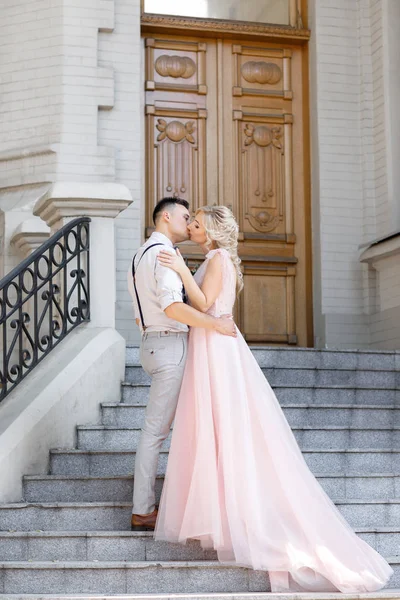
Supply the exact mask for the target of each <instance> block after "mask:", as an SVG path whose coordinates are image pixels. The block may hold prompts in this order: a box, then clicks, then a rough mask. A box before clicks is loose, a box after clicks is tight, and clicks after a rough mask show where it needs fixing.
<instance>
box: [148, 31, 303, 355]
mask: <svg viewBox="0 0 400 600" xmlns="http://www.w3.org/2000/svg"><path fill="white" fill-rule="evenodd" d="M144 48H145V90H146V95H145V119H146V234H147V235H149V234H150V233H151V231H152V221H151V213H152V210H153V208H154V205H155V204H156V202H157V201H158V199H160V198H162V197H164V196H179V197H182V198H185V199H187V200H188V201H189V203H190V207H191V210H192V211H193V212H194V211H195V210H196V209H197V208H199V207H201V206H203V205H205V204H224V205H226V206H229V207H230V208H231V209H232V211H233V212H234V214H235V216H236V218H237V220H238V223H239V228H240V245H239V254H240V257H241V259H242V265H243V273H244V281H245V287H244V291H243V292H242V293H241V295H240V296H239V300H238V302H237V312H236V315H235V316H236V319H237V322H238V325H239V327H240V329H241V331H242V333H243V334H244V336H245V338H246V340H247V341H248V342H249V343H253V344H268V345H270V344H279V345H288V344H290V345H301V346H310V345H312V306H311V298H312V293H311V260H310V237H311V234H310V226H309V222H310V218H309V217H310V215H309V211H310V207H309V190H308V182H309V176H308V169H309V165H308V154H309V143H308V118H307V86H308V84H307V68H306V65H307V57H306V56H305V52H306V49H304V48H303V47H301V46H296V45H293V46H291V45H290V44H285V45H281V44H276V43H275V44H271V43H265V42H256V41H236V40H231V39H228V40H224V39H209V38H207V39H204V38H203V39H201V38H194V37H190V38H189V37H188V38H185V37H174V36H168V35H157V36H154V37H150V36H147V37H145V38H144ZM183 251H184V253H185V254H186V256H188V257H189V261H190V263H191V264H193V265H194V264H196V262H199V260H200V258H201V254H200V252H199V249H198V248H196V247H194V246H192V245H190V244H188V245H185V246H184V247H183Z"/></svg>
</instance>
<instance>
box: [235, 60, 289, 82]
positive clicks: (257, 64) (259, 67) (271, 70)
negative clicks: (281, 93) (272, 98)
mask: <svg viewBox="0 0 400 600" xmlns="http://www.w3.org/2000/svg"><path fill="white" fill-rule="evenodd" d="M241 71H242V76H243V79H245V80H246V81H248V82H249V83H260V84H266V83H268V84H270V85H274V84H276V83H278V82H279V81H280V80H281V79H282V71H281V69H280V68H279V67H278V65H276V64H275V63H267V62H264V61H254V60H250V61H248V62H246V63H244V64H243V65H242V69H241Z"/></svg>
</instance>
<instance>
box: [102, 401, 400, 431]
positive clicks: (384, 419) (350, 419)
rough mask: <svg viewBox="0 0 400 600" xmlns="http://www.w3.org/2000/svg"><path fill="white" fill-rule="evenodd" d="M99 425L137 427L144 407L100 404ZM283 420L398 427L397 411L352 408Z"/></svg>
mask: <svg viewBox="0 0 400 600" xmlns="http://www.w3.org/2000/svg"><path fill="white" fill-rule="evenodd" d="M101 408H102V420H101V421H102V424H103V425H112V426H121V427H141V426H142V423H143V419H144V413H145V410H146V405H145V404H143V403H142V404H127V403H126V402H120V403H105V404H102V407H101ZM282 408H283V411H284V413H285V416H286V418H287V420H288V422H289V425H291V426H295V425H298V426H302V425H308V426H312V425H315V426H321V425H322V426H324V425H337V426H340V425H341V426H345V427H347V426H348V425H355V426H363V425H366V426H368V425H369V424H370V423H375V424H376V425H379V426H385V427H391V426H392V425H398V426H400V407H399V406H393V405H392V406H382V405H368V404H367V405H356V406H355V405H353V404H341V405H339V406H338V405H334V404H318V405H316V404H285V405H284V406H283V407H282Z"/></svg>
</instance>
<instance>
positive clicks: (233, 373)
mask: <svg viewBox="0 0 400 600" xmlns="http://www.w3.org/2000/svg"><path fill="white" fill-rule="evenodd" d="M189 232H190V239H191V240H192V241H193V242H195V243H197V244H199V245H200V246H201V248H202V250H203V252H204V254H205V261H204V262H203V263H202V265H201V267H200V268H199V269H198V271H197V273H196V275H195V276H194V278H193V277H192V275H191V273H190V271H189V269H188V267H187V266H186V265H185V262H184V260H183V259H182V257H181V255H180V253H179V251H178V254H177V256H174V255H171V254H170V253H167V252H160V254H159V258H158V259H159V261H160V263H161V264H162V265H164V266H166V267H169V268H171V269H173V270H174V271H176V272H177V273H179V275H180V276H181V278H182V281H183V284H184V286H185V289H186V292H187V294H188V297H189V300H190V303H191V304H192V306H194V307H195V308H196V309H198V310H201V311H203V312H208V313H210V314H211V315H214V316H220V315H224V314H232V310H233V305H234V302H235V297H236V293H237V292H238V291H240V290H241V288H242V287H243V277H242V274H241V271H240V266H239V264H240V259H239V257H238V254H237V246H238V226H237V223H236V221H235V219H234V217H233V215H232V213H231V212H230V210H229V209H228V208H226V207H225V206H211V207H210V206H204V207H202V208H201V209H200V210H198V211H197V213H196V215H195V219H194V220H193V222H192V223H191V224H190V225H189ZM155 538H156V539H158V540H167V541H170V542H183V543H185V542H186V540H187V539H189V538H191V539H197V540H200V542H201V544H202V546H203V547H207V548H210V547H211V548H214V549H215V550H216V551H217V553H218V559H219V560H220V561H223V562H226V563H234V564H236V565H238V566H243V567H250V568H252V569H257V570H263V571H268V573H269V578H270V583H271V589H272V591H273V592H285V591H315V592H316V591H318V592H321V591H326V592H328V591H340V592H347V593H350V592H360V593H361V592H372V591H375V590H378V589H380V588H382V587H383V586H385V584H386V583H387V581H388V580H389V578H390V576H391V574H392V569H391V568H390V566H389V565H388V564H387V562H386V561H385V560H384V559H383V558H382V557H381V556H380V555H379V554H378V553H377V552H375V550H373V549H372V548H371V547H370V546H369V545H368V544H367V543H366V542H364V541H362V540H361V539H360V538H358V537H357V536H356V534H355V533H354V532H353V531H352V529H351V528H350V526H349V525H348V523H347V522H346V521H345V520H344V518H343V517H342V516H341V514H340V513H339V511H338V509H337V508H336V507H335V505H334V504H333V503H332V501H331V500H330V499H329V498H328V496H327V495H326V493H325V492H324V491H323V489H322V488H321V486H320V485H319V483H318V482H317V480H316V479H315V477H314V476H313V475H312V473H311V472H310V470H309V468H308V466H307V465H306V463H305V461H304V459H303V456H302V454H301V452H300V449H299V447H298V445H297V442H296V440H295V438H294V436H293V434H292V431H291V429H290V427H289V425H288V423H287V421H286V419H285V416H284V414H283V412H282V409H281V407H280V405H279V403H278V400H277V398H276V396H275V394H274V392H273V391H272V389H271V387H270V385H269V384H268V382H267V380H266V379H265V377H264V375H263V373H262V371H261V369H260V368H259V366H258V364H257V362H256V360H255V358H254V357H253V355H252V353H251V351H250V349H249V348H248V346H247V344H246V342H245V340H244V339H243V337H242V336H241V335H240V333H239V332H238V336H237V338H233V337H226V336H222V335H219V334H218V333H216V332H214V331H211V330H205V329H198V328H197V329H195V328H193V329H192V330H191V331H190V337H189V347H188V359H187V363H186V369H185V374H184V378H183V383H182V388H181V392H180V397H179V401H178V408H177V412H176V417H175V425H174V430H173V435H172V442H171V449H170V452H169V461H168V467H167V473H166V478H165V483H164V488H163V492H162V497H161V502H160V507H159V512H158V519H157V524H156V529H155Z"/></svg>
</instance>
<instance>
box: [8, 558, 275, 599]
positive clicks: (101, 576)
mask: <svg viewBox="0 0 400 600" xmlns="http://www.w3.org/2000/svg"><path fill="white" fill-rule="evenodd" d="M0 583H1V584H2V587H0V589H2V591H3V593H10V594H15V593H36V594H37V593H42V594H52V593H80V594H82V593H103V594H123V593H135V594H151V593H158V594H159V593H170V594H173V593H191V592H197V593H198V592H203V593H204V592H211V593H215V592H216V593H218V592H231V593H233V592H251V591H255V592H259V591H260V592H261V591H264V592H265V591H268V589H269V581H268V575H267V574H266V573H259V572H257V571H252V570H250V569H243V568H239V567H231V566H225V565H221V564H220V563H218V562H216V561H199V562H194V561H193V562H178V561H176V562H161V561H159V562H150V561H149V562H122V561H119V562H117V561H115V562H94V561H92V562H89V561H85V562H83V561H82V562H56V563H54V562H0Z"/></svg>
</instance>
